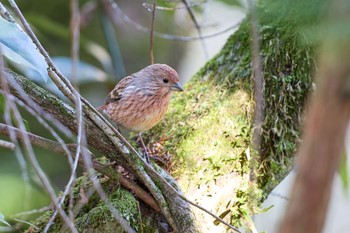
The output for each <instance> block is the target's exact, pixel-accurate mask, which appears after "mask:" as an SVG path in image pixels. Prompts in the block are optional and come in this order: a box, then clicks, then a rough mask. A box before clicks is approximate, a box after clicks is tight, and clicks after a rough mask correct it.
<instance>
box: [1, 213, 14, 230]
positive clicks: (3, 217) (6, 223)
mask: <svg viewBox="0 0 350 233" xmlns="http://www.w3.org/2000/svg"><path fill="white" fill-rule="evenodd" d="M0 223H3V224H5V225H7V226H9V227H10V226H11V225H10V224H9V223H8V222H6V220H5V216H4V215H3V214H2V213H1V212H0Z"/></svg>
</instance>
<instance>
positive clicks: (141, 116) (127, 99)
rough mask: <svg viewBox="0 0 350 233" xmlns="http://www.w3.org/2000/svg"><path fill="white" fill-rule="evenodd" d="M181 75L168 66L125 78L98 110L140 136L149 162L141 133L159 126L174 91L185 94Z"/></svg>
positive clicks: (153, 66)
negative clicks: (180, 78)
mask: <svg viewBox="0 0 350 233" xmlns="http://www.w3.org/2000/svg"><path fill="white" fill-rule="evenodd" d="M179 81H180V80H179V75H178V73H177V72H176V71H175V70H174V69H173V68H171V67H170V66H168V65H166V64H152V65H149V66H147V67H145V68H143V69H142V70H140V71H138V72H136V73H133V74H131V75H129V76H126V77H125V78H123V79H122V80H121V81H120V82H119V83H117V85H116V86H115V87H114V89H113V90H112V91H111V92H110V93H109V94H108V96H107V98H106V101H105V104H104V105H102V106H100V107H98V108H97V110H99V111H102V112H103V113H105V114H106V115H107V116H108V118H109V119H111V121H112V122H114V123H116V124H117V126H118V127H122V128H124V129H126V130H128V131H132V132H136V133H138V137H139V140H140V142H141V145H142V147H143V150H144V157H145V159H146V161H147V163H150V158H149V155H148V152H147V148H146V146H145V143H144V141H143V139H142V133H143V132H145V131H147V130H149V129H151V128H152V127H154V126H155V125H157V124H158V123H159V122H160V121H161V120H162V119H163V118H164V115H165V113H166V111H167V108H168V105H169V101H170V97H171V95H172V93H173V92H175V91H180V92H181V91H184V89H183V87H182V86H181V84H180V82H179Z"/></svg>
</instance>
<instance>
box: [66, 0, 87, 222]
mask: <svg viewBox="0 0 350 233" xmlns="http://www.w3.org/2000/svg"><path fill="white" fill-rule="evenodd" d="M70 11H71V19H70V31H71V41H72V45H71V58H72V70H71V73H72V82H73V85H75V88H76V89H77V90H79V77H78V63H79V44H80V13H79V2H78V0H70ZM76 99H77V100H78V99H79V97H78V96H77V98H76ZM79 102H80V101H79ZM76 113H77V117H76V119H78V135H77V137H78V140H77V143H78V147H77V152H76V154H75V160H74V163H73V164H72V165H71V166H72V171H71V177H70V180H69V182H68V183H67V187H66V190H67V191H68V193H69V202H68V213H69V217H70V218H71V220H72V221H74V214H73V207H74V195H73V188H74V186H75V182H76V178H77V177H76V169H77V166H78V161H79V157H80V150H81V147H82V146H84V145H82V140H81V139H80V137H81V135H82V134H84V135H85V131H84V130H83V127H84V124H83V118H82V115H83V114H82V110H81V104H80V105H79V104H77V105H76ZM70 182H71V183H70ZM66 190H65V191H66ZM62 199H64V197H63V198H62Z"/></svg>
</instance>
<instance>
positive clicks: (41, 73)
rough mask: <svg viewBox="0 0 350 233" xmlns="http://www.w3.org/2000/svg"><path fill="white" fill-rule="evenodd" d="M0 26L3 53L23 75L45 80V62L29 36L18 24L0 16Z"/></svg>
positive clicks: (0, 44)
mask: <svg viewBox="0 0 350 233" xmlns="http://www.w3.org/2000/svg"><path fill="white" fill-rule="evenodd" d="M0 28H1V30H0V46H1V52H2V53H3V55H4V56H5V57H6V58H7V59H8V60H9V61H11V62H12V64H13V65H14V66H16V68H18V69H19V70H21V71H22V72H23V73H24V75H25V76H27V77H29V78H31V79H33V80H35V81H39V80H40V79H42V80H44V81H45V82H46V81H47V79H48V74H47V64H46V62H45V59H44V57H43V56H42V55H41V54H40V53H39V51H38V50H37V48H36V46H35V45H34V43H33V42H32V40H31V39H30V37H29V36H28V35H27V34H26V33H25V32H23V31H22V30H21V29H20V28H19V26H17V25H16V24H14V23H11V22H8V21H6V20H5V19H3V18H2V17H0ZM38 77H40V78H38ZM40 81H41V80H40Z"/></svg>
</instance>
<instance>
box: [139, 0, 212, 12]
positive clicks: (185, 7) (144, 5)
mask: <svg viewBox="0 0 350 233" xmlns="http://www.w3.org/2000/svg"><path fill="white" fill-rule="evenodd" d="M206 2H208V1H207V0H202V1H198V2H195V3H191V4H188V6H189V7H191V8H192V7H194V6H199V5H201V4H203V3H206ZM142 6H143V7H145V8H146V9H147V10H149V11H151V10H152V8H153V5H152V4H149V3H146V2H145V3H142ZM181 9H187V6H177V7H164V6H156V10H163V11H174V10H181Z"/></svg>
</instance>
